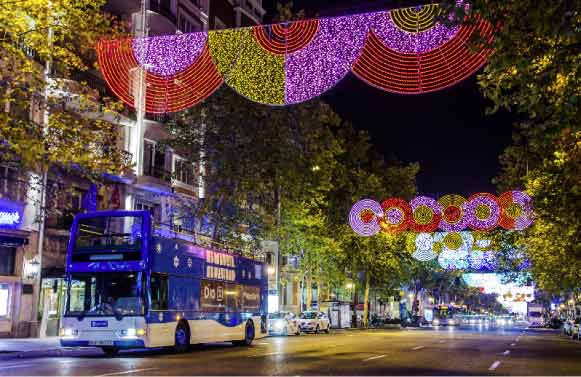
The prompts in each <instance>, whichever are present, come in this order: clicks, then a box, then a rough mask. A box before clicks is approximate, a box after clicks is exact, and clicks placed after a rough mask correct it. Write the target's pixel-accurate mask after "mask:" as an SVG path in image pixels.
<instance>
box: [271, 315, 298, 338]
mask: <svg viewBox="0 0 581 377" xmlns="http://www.w3.org/2000/svg"><path fill="white" fill-rule="evenodd" d="M268 333H269V334H270V335H283V336H287V335H289V334H293V335H301V328H300V327H299V320H298V319H297V316H296V315H294V314H293V313H288V312H276V313H270V314H269V315H268Z"/></svg>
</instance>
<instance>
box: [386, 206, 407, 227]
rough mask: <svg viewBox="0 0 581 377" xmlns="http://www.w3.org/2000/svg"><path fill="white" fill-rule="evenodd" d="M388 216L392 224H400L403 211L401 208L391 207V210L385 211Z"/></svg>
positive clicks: (388, 220)
mask: <svg viewBox="0 0 581 377" xmlns="http://www.w3.org/2000/svg"><path fill="white" fill-rule="evenodd" d="M385 216H386V217H387V222H388V223H390V224H392V225H399V224H401V222H402V221H403V216H404V215H403V212H402V211H401V210H400V209H399V208H390V209H389V211H387V212H386V213H385Z"/></svg>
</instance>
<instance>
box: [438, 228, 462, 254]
mask: <svg viewBox="0 0 581 377" xmlns="http://www.w3.org/2000/svg"><path fill="white" fill-rule="evenodd" d="M443 242H444V245H445V246H446V247H447V248H448V249H450V250H458V249H459V248H460V247H461V246H462V243H463V242H464V240H463V239H462V236H461V235H460V233H457V232H450V233H448V234H446V236H445V237H444V241H443Z"/></svg>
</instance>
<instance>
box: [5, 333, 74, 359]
mask: <svg viewBox="0 0 581 377" xmlns="http://www.w3.org/2000/svg"><path fill="white" fill-rule="evenodd" d="M64 350H65V348H63V347H61V345H60V343H59V338H57V337H51V338H43V339H39V338H1V339H0V360H2V359H9V358H25V357H42V356H57V355H58V356H60V355H62V353H63V351H64Z"/></svg>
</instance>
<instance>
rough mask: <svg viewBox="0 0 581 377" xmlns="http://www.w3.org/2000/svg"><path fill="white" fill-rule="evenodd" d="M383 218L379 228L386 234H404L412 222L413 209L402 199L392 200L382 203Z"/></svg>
mask: <svg viewBox="0 0 581 377" xmlns="http://www.w3.org/2000/svg"><path fill="white" fill-rule="evenodd" d="M381 207H382V208H383V212H384V215H383V218H381V219H380V220H379V226H380V227H381V229H382V230H383V231H385V232H403V231H405V230H407V229H408V228H409V227H410V225H411V222H412V219H413V214H412V207H410V205H409V203H408V202H406V201H405V200H403V199H400V198H390V199H387V200H384V201H383V202H382V203H381Z"/></svg>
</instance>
